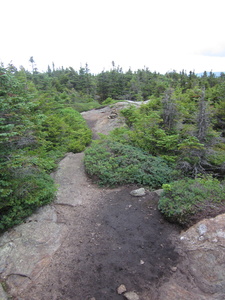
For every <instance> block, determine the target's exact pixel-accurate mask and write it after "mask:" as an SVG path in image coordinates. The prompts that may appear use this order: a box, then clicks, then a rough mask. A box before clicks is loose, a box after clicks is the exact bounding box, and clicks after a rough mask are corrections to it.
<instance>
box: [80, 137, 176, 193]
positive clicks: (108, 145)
mask: <svg viewBox="0 0 225 300" xmlns="http://www.w3.org/2000/svg"><path fill="white" fill-rule="evenodd" d="M85 167H86V170H87V172H88V174H89V175H91V176H94V177H95V180H97V182H98V183H99V184H100V185H107V186H115V185H122V184H130V183H135V184H140V185H144V186H148V187H149V188H151V189H157V188H160V187H161V186H162V184H163V183H166V182H169V181H170V180H171V179H172V178H176V176H177V172H176V171H175V170H174V169H173V168H172V167H170V166H169V165H168V163H167V162H166V161H165V160H164V159H162V158H160V157H154V156H152V155H150V154H148V153H144V152H143V151H142V150H141V149H138V148H135V147H133V146H130V145H123V144H121V143H118V142H115V141H112V140H108V139H103V140H101V141H95V142H93V143H92V145H91V147H90V148H88V149H87V150H86V151H85Z"/></svg>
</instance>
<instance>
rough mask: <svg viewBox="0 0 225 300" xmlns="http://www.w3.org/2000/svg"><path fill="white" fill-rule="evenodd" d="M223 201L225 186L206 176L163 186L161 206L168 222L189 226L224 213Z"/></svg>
mask: <svg viewBox="0 0 225 300" xmlns="http://www.w3.org/2000/svg"><path fill="white" fill-rule="evenodd" d="M224 202H225V184H224V183H221V182H220V181H218V180H217V179H215V178H212V177H211V176H207V177H203V178H196V179H190V178H185V179H182V180H178V181H174V182H172V183H170V184H164V185H163V193H162V195H161V196H160V200H159V205H158V207H159V210H160V211H161V212H162V213H163V214H164V216H165V217H166V218H167V219H168V220H170V221H172V222H177V223H179V224H181V225H183V226H185V227H188V226H190V225H192V224H193V223H195V222H196V221H199V220H200V219H202V218H204V217H209V216H211V217H213V216H215V215H217V214H218V213H219V212H222V211H223V210H225V209H224V208H223V207H224Z"/></svg>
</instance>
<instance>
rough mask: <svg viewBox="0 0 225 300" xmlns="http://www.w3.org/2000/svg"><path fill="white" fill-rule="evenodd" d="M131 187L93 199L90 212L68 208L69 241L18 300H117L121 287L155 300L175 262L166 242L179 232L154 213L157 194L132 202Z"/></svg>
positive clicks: (175, 254)
mask: <svg viewBox="0 0 225 300" xmlns="http://www.w3.org/2000/svg"><path fill="white" fill-rule="evenodd" d="M133 188H134V187H123V188H121V190H117V191H112V192H109V193H106V194H105V195H104V197H102V198H97V199H93V201H95V203H94V204H93V205H91V206H92V209H91V210H89V211H85V212H84V209H85V208H84V207H82V206H80V207H76V209H74V210H73V211H71V208H68V210H70V212H68V214H69V216H70V222H71V223H70V224H69V234H68V236H67V238H66V239H65V240H64V242H63V244H62V246H61V247H60V249H59V250H58V251H57V252H56V253H55V255H54V257H53V259H52V261H51V263H50V265H49V266H48V267H47V268H46V270H45V271H44V272H43V273H42V274H41V275H40V276H39V278H38V279H37V280H36V281H35V282H34V283H33V284H31V285H29V287H28V290H27V291H26V292H24V293H23V294H22V295H21V297H22V298H21V299H24V300H25V299H26V300H36V299H40V300H46V299H47V300H50V299H51V300H52V299H54V300H62V299H63V300H72V299H73V300H83V299H84V300H91V299H96V300H105V299H112V300H116V299H118V300H119V299H124V298H123V296H122V295H119V294H118V293H117V288H118V287H119V286H120V285H121V284H124V285H125V286H126V288H127V290H128V291H135V293H137V295H139V296H140V297H141V295H145V296H143V297H142V298H141V299H147V298H146V296H147V294H149V296H150V295H151V298H150V297H149V299H153V298H152V296H153V294H155V296H156V292H155V290H156V288H157V287H158V286H159V285H160V284H161V283H163V282H164V281H165V280H167V279H168V277H170V275H171V273H172V272H173V271H172V270H173V268H174V267H175V266H176V265H177V262H178V260H179V256H178V254H177V253H176V252H175V251H174V246H173V245H172V243H171V240H170V237H171V234H177V233H178V228H176V227H174V226H172V225H170V224H167V223H165V221H164V220H163V219H162V217H161V215H160V214H159V212H158V211H157V208H156V207H157V198H158V196H157V194H155V193H148V194H147V195H145V196H144V197H140V198H135V197H133V196H131V195H130V194H129V192H130V191H131V190H132V189H133ZM18 299H19V298H18ZM155 299H158V298H157V297H156V298H155Z"/></svg>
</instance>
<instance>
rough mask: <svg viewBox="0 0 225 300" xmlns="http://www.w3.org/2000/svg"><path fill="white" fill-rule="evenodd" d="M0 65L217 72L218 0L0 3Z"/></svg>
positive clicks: (223, 64)
mask: <svg viewBox="0 0 225 300" xmlns="http://www.w3.org/2000/svg"><path fill="white" fill-rule="evenodd" d="M0 11H1V13H0V37H1V38H0V61H2V62H4V64H5V65H7V64H8V63H9V62H10V61H12V63H13V64H15V65H16V66H17V67H19V66H20V65H23V66H24V67H25V68H28V69H29V68H30V66H29V62H28V61H29V58H30V57H31V56H33V57H34V60H35V62H36V64H37V68H38V70H39V71H42V70H43V71H46V70H47V66H48V65H50V66H51V65H52V62H54V63H55V66H56V67H61V66H64V67H68V66H72V67H73V68H74V69H75V70H79V68H80V66H83V67H84V66H85V63H88V66H89V69H90V70H91V72H92V73H98V72H101V71H102V70H103V69H105V70H109V69H110V68H111V67H112V61H114V62H115V64H116V66H118V65H119V66H121V67H122V68H123V70H124V71H126V70H127V69H128V68H129V67H131V69H132V70H133V71H135V70H137V69H138V68H140V69H141V68H144V67H148V68H149V70H150V71H157V72H160V73H165V72H167V71H172V70H176V71H177V72H179V71H181V70H182V69H184V70H186V71H187V72H189V71H195V72H196V73H198V72H202V71H205V70H206V71H211V70H212V71H214V72H218V71H219V72H220V71H225V34H224V30H225V23H224V11H225V1H224V0H213V1H212V0H138V1H134V0H64V1H62V0H61V1H60V0H58V1H57V0H54V1H53V0H44V1H43V0H1V3H0Z"/></svg>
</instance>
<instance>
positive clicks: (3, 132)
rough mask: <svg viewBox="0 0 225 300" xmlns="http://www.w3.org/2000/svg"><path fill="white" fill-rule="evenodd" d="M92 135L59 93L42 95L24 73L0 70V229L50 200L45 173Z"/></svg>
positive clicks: (50, 184)
mask: <svg viewBox="0 0 225 300" xmlns="http://www.w3.org/2000/svg"><path fill="white" fill-rule="evenodd" d="M90 141H91V131H90V129H89V128H88V127H87V125H86V122H85V121H84V119H83V118H82V116H81V115H80V113H79V112H77V111H76V110H74V109H73V108H72V107H71V106H70V105H69V104H68V103H66V102H65V99H64V95H60V94H58V93H56V92H55V91H54V90H52V91H42V90H39V89H37V88H36V87H35V85H34V84H33V82H32V81H29V80H28V79H27V76H26V73H25V72H24V71H21V72H18V73H13V72H11V71H10V70H8V69H5V68H1V69H0V154H1V155H0V231H3V230H6V229H7V228H9V227H12V226H13V225H15V224H19V223H21V222H22V221H23V220H24V218H25V217H27V216H29V215H30V214H31V213H32V212H34V211H35V209H36V208H38V207H40V206H42V205H45V204H47V203H49V202H51V201H52V200H53V198H54V196H55V191H56V187H55V185H54V182H53V180H52V179H51V177H50V175H49V173H50V172H51V171H53V170H54V168H55V167H56V164H57V162H58V161H59V159H61V158H62V157H63V156H64V155H65V153H66V152H81V151H83V150H84V149H85V147H86V145H88V144H89V143H90Z"/></svg>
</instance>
